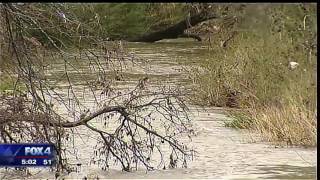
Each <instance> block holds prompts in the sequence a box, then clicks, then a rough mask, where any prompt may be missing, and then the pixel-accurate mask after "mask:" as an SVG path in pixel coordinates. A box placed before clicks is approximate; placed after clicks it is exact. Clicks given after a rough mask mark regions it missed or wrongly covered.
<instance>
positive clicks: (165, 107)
mask: <svg viewBox="0 0 320 180" xmlns="http://www.w3.org/2000/svg"><path fill="white" fill-rule="evenodd" d="M98 27H99V22H97V21H96V20H92V21H90V22H89V23H86V24H84V23H83V22H81V21H79V20H78V19H77V17H76V16H75V15H74V14H72V13H71V12H70V11H68V6H67V5H66V4H22V3H17V4H5V3H2V4H0V47H1V48H0V62H1V64H2V66H3V67H5V68H2V70H1V71H2V74H7V75H10V77H13V79H14V80H15V82H14V84H13V89H12V91H11V93H9V94H5V95H1V98H0V103H1V106H0V142H1V143H19V142H47V143H53V144H55V148H56V152H57V155H58V156H57V163H56V166H55V167H56V170H57V171H58V172H60V171H69V172H70V171H72V169H71V168H70V167H71V166H70V164H71V163H70V162H69V161H68V159H69V157H68V152H70V151H71V150H70V148H74V149H76V148H79V147H77V146H76V145H75V146H74V147H72V146H70V144H71V142H72V141H74V140H75V138H77V134H78V133H81V132H87V134H88V135H91V134H95V135H96V136H97V138H98V140H97V145H96V147H95V148H94V149H93V150H92V153H93V156H94V158H93V159H92V163H99V164H100V167H101V168H102V169H108V167H109V166H111V165H113V164H117V165H119V166H120V167H121V168H122V170H125V171H130V170H132V169H133V168H138V167H139V166H144V167H145V168H147V169H148V170H152V169H154V168H157V167H158V168H164V167H168V166H171V167H176V166H177V165H179V166H180V165H182V166H185V165H186V161H187V159H188V157H190V156H192V151H191V150H190V149H188V148H187V147H186V146H185V145H184V144H183V143H182V142H181V141H180V137H181V136H184V137H188V136H189V134H190V132H191V131H190V128H191V123H190V120H189V117H188V113H187V112H188V108H187V106H186V105H185V103H184V101H183V93H182V92H181V91H179V90H178V89H173V88H166V87H158V88H155V87H153V88H150V87H146V86H147V84H146V82H147V81H148V79H147V78H144V79H141V80H140V81H138V82H137V83H136V86H133V87H132V88H128V89H126V90H124V89H121V88H117V86H116V84H117V83H118V82H119V81H121V80H123V78H124V77H123V74H122V73H123V71H124V70H125V69H126V67H128V66H133V65H135V66H139V61H140V60H139V59H138V58H137V57H135V56H134V55H133V54H130V53H128V52H127V51H126V50H125V48H123V46H122V44H121V42H104V41H103V40H102V39H103V38H100V37H99V36H97V35H95V34H92V32H93V29H95V28H98ZM56 61H61V62H62V64H60V65H61V67H60V69H59V71H58V72H57V73H53V71H52V69H50V68H53V66H52V64H54V62H56ZM49 72H51V74H54V76H48V73H49ZM49 74H50V73H49ZM74 77H78V78H74ZM163 147H166V150H164V149H165V148H163ZM168 152H169V158H168V159H165V157H166V156H165V154H164V153H168ZM155 154H157V155H155ZM153 159H155V160H156V161H157V162H158V163H157V164H156V165H155V163H154V161H153Z"/></svg>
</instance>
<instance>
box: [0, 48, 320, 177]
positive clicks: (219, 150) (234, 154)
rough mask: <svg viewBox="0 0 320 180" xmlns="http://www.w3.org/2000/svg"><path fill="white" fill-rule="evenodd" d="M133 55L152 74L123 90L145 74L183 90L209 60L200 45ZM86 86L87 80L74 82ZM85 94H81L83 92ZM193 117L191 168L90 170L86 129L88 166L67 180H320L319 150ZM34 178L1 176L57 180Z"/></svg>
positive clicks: (81, 140) (215, 116)
mask: <svg viewBox="0 0 320 180" xmlns="http://www.w3.org/2000/svg"><path fill="white" fill-rule="evenodd" d="M128 49H129V51H131V52H132V53H134V54H135V55H137V56H139V57H141V58H144V59H147V60H148V63H147V66H148V67H147V68H145V69H134V68H133V70H132V71H128V72H126V76H127V77H131V78H129V80H128V81H126V82H123V83H119V88H126V86H133V85H134V84H135V82H136V80H137V79H139V78H140V77H143V76H144V74H145V73H147V74H148V76H149V77H150V79H151V82H158V83H159V82H160V83H167V84H168V85H177V84H183V83H187V74H186V73H184V71H183V70H182V69H183V66H185V67H188V66H189V67H190V66H192V65H194V64H197V62H198V61H199V60H200V59H203V58H207V59H210V58H209V55H208V53H207V46H206V45H205V44H201V43H199V42H158V43H153V44H145V43H130V44H128ZM60 71H61V72H62V71H63V64H62V62H61V64H59V63H57V64H55V65H54V68H53V71H52V72H50V73H51V74H54V73H56V74H57V73H61V72H60ZM74 78H78V79H79V80H81V78H82V77H81V76H79V77H74ZM79 89H81V88H79ZM190 109H191V112H190V113H191V117H192V120H193V124H194V127H195V129H196V132H197V135H196V136H194V137H193V138H192V143H191V144H190V146H192V147H193V148H194V149H195V150H196V151H197V152H198V154H197V156H196V157H195V158H194V159H193V161H190V162H189V163H188V167H187V168H177V169H166V170H161V169H159V170H155V171H151V172H146V171H145V170H144V169H139V170H138V171H133V172H123V171H121V170H120V169H119V168H117V167H113V168H110V170H109V171H102V170H101V169H100V168H99V167H97V166H92V165H88V162H89V160H90V157H91V156H92V149H93V146H94V145H95V141H96V139H95V137H94V136H93V135H92V136H91V134H90V132H89V131H88V130H86V129H85V128H80V129H78V130H77V132H78V133H80V134H82V135H81V136H79V137H77V138H76V139H75V142H74V143H75V144H76V146H77V149H76V151H77V152H76V153H77V154H78V156H79V159H76V160H75V162H77V161H78V162H82V164H83V165H82V167H81V169H79V172H73V173H70V174H68V175H67V174H66V175H63V176H61V177H63V178H66V179H74V178H78V179H80V178H84V177H87V178H97V177H98V178H100V179H101V178H111V179H143V178H147V179H150V178H152V179H154V178H155V179H163V178H165V179H181V178H190V179H191V178H192V179H193V178H209V179H316V154H317V151H316V149H315V148H308V149H305V148H286V147H283V148H276V147H275V146H274V145H271V144H269V143H266V142H263V141H261V140H260V138H259V136H258V135H257V134H253V133H252V132H248V131H246V130H235V129H231V128H226V127H224V122H226V121H229V120H230V119H229V118H228V117H227V116H226V115H224V114H223V113H221V112H222V111H221V110H220V109H219V108H199V107H197V106H194V105H190ZM31 172H32V173H31V174H32V175H29V176H25V175H23V174H20V175H19V173H17V172H13V171H3V170H1V171H0V173H1V174H0V177H1V178H9V179H10V178H30V179H37V178H41V179H43V178H44V179H53V178H54V173H53V172H52V171H50V170H49V169H39V168H34V169H32V171H31Z"/></svg>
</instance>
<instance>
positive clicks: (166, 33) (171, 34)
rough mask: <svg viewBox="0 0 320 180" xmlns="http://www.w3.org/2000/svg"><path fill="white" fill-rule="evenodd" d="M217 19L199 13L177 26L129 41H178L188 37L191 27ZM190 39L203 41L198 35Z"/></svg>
mask: <svg viewBox="0 0 320 180" xmlns="http://www.w3.org/2000/svg"><path fill="white" fill-rule="evenodd" d="M213 18H217V17H216V16H214V15H207V13H205V12H202V13H198V14H196V15H193V16H191V17H187V18H186V19H184V20H182V21H180V22H178V23H177V24H174V25H172V26H170V27H168V28H166V29H164V30H160V31H156V32H152V33H149V34H146V35H142V36H140V37H138V38H133V39H130V40H128V41H130V42H155V41H159V40H161V39H176V38H178V37H181V36H182V37H188V36H186V35H185V34H184V31H185V30H186V29H188V28H190V27H191V26H195V25H197V24H198V23H200V22H203V21H206V20H209V19H213ZM189 37H192V38H195V39H197V40H198V41H200V40H201V38H200V37H199V36H196V35H190V36H189Z"/></svg>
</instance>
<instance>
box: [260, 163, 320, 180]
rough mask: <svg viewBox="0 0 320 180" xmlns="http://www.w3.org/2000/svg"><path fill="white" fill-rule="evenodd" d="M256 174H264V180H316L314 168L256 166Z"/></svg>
mask: <svg viewBox="0 0 320 180" xmlns="http://www.w3.org/2000/svg"><path fill="white" fill-rule="evenodd" d="M257 170H258V173H257V174H264V175H266V176H265V179H316V167H315V166H309V167H303V166H291V165H271V166H270V165H268V166H264V165H261V166H258V168H257Z"/></svg>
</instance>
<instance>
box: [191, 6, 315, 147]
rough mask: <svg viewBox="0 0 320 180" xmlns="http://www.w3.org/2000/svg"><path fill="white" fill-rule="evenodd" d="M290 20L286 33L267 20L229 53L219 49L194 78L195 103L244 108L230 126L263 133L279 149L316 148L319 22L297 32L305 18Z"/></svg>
mask: <svg viewBox="0 0 320 180" xmlns="http://www.w3.org/2000/svg"><path fill="white" fill-rule="evenodd" d="M291 10H294V11H297V10H299V8H298V7H291ZM273 11H274V12H277V13H280V12H281V13H284V12H285V11H284V10H283V11H278V10H276V9H273ZM290 12H291V11H290ZM310 13H311V12H310ZM286 15H287V16H288V17H290V18H291V21H289V20H288V19H285V18H283V17H279V19H278V20H280V21H283V23H284V24H286V26H285V27H284V28H283V29H282V32H281V33H278V32H277V33H270V32H271V30H269V26H270V27H275V26H276V25H275V24H273V23H269V24H267V23H268V22H267V21H266V22H264V23H265V26H264V28H260V29H259V27H255V28H257V29H254V30H255V31H256V32H253V31H248V32H242V31H241V32H239V33H238V34H237V36H236V37H235V38H234V39H233V40H232V42H230V44H229V46H228V47H226V48H221V47H219V45H218V43H215V44H213V45H212V47H213V48H212V51H211V52H210V55H209V56H210V58H209V60H203V61H202V62H201V63H200V66H201V68H200V69H201V71H199V70H194V71H193V72H192V73H191V76H192V77H193V79H192V80H193V83H194V92H195V93H194V94H193V97H192V98H193V101H194V103H196V104H200V105H209V106H222V107H237V108H240V109H242V110H243V111H242V112H241V113H238V112H236V113H234V112H231V116H232V117H233V119H234V120H233V121H232V122H228V123H226V126H228V127H234V128H250V129H255V130H258V131H259V132H260V133H261V135H262V136H263V137H265V139H266V140H268V141H272V142H276V143H277V144H281V143H286V144H287V145H299V146H315V145H316V144H317V141H316V130H317V128H316V116H315V114H316V107H317V103H316V99H317V91H316V90H317V81H316V75H317V50H316V46H317V44H316V41H315V38H314V37H316V36H317V35H316V32H315V31H313V30H314V29H313V28H314V27H315V21H310V22H309V29H307V28H305V29H304V30H302V29H299V28H298V29H297V26H294V25H296V24H301V22H302V23H303V20H301V17H304V16H303V13H300V14H299V13H297V14H296V16H297V17H295V16H293V15H292V13H287V14H286ZM310 15H312V16H314V15H315V14H314V13H312V14H310ZM299 18H300V19H299ZM302 19H303V18H302ZM272 22H273V21H272ZM311 27H313V28H311ZM270 29H271V28H270ZM306 43H307V44H306ZM308 43H309V44H308ZM292 61H294V62H297V63H298V64H299V65H298V66H297V67H296V68H294V69H293V68H290V67H289V64H290V62H292ZM244 109H246V110H247V109H248V111H244Z"/></svg>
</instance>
